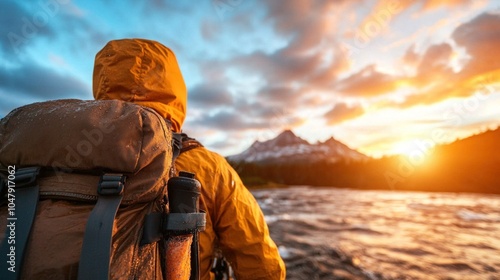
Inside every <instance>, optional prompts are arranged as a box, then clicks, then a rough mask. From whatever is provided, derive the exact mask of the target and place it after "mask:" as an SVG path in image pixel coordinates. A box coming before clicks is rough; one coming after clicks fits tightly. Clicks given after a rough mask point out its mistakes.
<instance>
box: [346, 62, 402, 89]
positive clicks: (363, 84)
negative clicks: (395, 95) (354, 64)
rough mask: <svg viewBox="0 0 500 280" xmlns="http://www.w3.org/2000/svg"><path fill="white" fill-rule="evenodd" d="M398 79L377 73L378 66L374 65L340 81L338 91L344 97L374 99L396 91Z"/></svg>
mask: <svg viewBox="0 0 500 280" xmlns="http://www.w3.org/2000/svg"><path fill="white" fill-rule="evenodd" d="M398 79H399V78H398V77H394V76H392V75H388V74H384V73H382V72H379V71H377V70H376V66H375V65H373V64H372V65H368V66H366V67H365V68H363V69H361V70H360V71H359V72H357V73H354V74H352V75H351V76H349V77H347V78H345V79H343V80H340V81H339V82H338V84H337V87H336V89H337V90H338V91H340V92H341V93H342V94H344V95H349V96H357V97H373V96H378V95H383V94H387V93H390V92H391V91H393V90H395V89H396V88H397V81H398Z"/></svg>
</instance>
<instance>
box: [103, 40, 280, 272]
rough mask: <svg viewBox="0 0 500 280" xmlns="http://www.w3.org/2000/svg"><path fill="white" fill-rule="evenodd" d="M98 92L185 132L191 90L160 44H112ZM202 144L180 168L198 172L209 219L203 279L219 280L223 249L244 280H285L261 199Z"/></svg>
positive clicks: (185, 155)
mask: <svg viewBox="0 0 500 280" xmlns="http://www.w3.org/2000/svg"><path fill="white" fill-rule="evenodd" d="M93 93H94V98H95V99H97V100H106V99H119V100H124V101H129V102H133V103H136V104H139V105H143V106H146V107H150V108H152V109H154V110H155V111H156V112H158V113H159V114H160V115H161V116H162V117H164V118H165V119H167V120H168V121H170V122H171V123H172V127H173V130H174V131H175V132H181V128H182V124H183V122H184V118H185V114H186V103H187V90H186V86H185V84H184V80H183V77H182V74H181V71H180V69H179V66H178V64H177V60H176V58H175V55H174V53H173V52H172V51H171V50H170V49H168V48H167V47H165V46H163V45H162V44H160V43H158V42H155V41H151V40H144V39H123V40H114V41H110V42H109V43H108V44H107V45H106V46H105V47H104V48H103V49H102V50H101V51H99V52H98V53H97V55H96V58H95V67H94V77H93ZM184 138H185V139H189V138H188V137H187V136H185V137H184ZM186 143H187V145H186ZM196 143H197V142H196V141H193V140H188V141H186V142H185V145H184V150H185V151H184V152H182V153H181V154H180V156H179V157H178V158H177V160H176V162H175V166H176V169H177V171H188V172H192V173H195V174H196V178H197V179H198V180H199V181H200V182H201V185H202V188H201V189H202V192H201V199H200V208H201V209H202V210H205V211H206V213H207V215H206V229H205V231H203V232H201V233H200V253H199V254H200V275H201V279H214V274H213V272H211V271H210V270H211V267H212V262H213V258H214V254H215V250H216V248H218V247H219V248H220V249H221V250H222V252H223V254H224V256H225V258H226V259H227V260H228V262H229V263H230V265H231V266H232V268H233V270H234V274H235V276H236V279H238V280H242V279H285V265H284V262H283V260H282V259H281V257H280V255H279V252H278V249H277V246H276V244H275V243H274V241H273V240H272V239H271V237H270V235H269V230H268V227H267V224H266V222H265V220H264V215H263V213H262V210H261V209H260V207H259V205H258V204H257V202H256V200H255V199H254V197H253V196H252V194H251V193H250V192H249V191H248V190H247V189H246V188H245V186H244V185H243V183H242V181H241V180H240V178H239V176H238V174H237V173H236V172H235V171H234V169H233V168H231V166H230V165H229V164H228V163H227V161H226V160H225V159H224V157H222V156H220V155H218V154H216V153H214V152H212V151H210V150H208V149H206V148H205V147H203V146H202V145H198V144H196Z"/></svg>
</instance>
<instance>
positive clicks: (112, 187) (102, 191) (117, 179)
mask: <svg viewBox="0 0 500 280" xmlns="http://www.w3.org/2000/svg"><path fill="white" fill-rule="evenodd" d="M126 179H127V176H125V175H123V174H104V175H102V176H101V180H100V181H99V185H98V187H97V193H98V194H99V195H121V194H123V189H124V187H125V181H126Z"/></svg>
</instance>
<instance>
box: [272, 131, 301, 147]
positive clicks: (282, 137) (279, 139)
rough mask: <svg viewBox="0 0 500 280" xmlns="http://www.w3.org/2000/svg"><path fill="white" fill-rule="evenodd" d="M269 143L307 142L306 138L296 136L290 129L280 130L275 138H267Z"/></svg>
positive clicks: (287, 144) (279, 144)
mask: <svg viewBox="0 0 500 280" xmlns="http://www.w3.org/2000/svg"><path fill="white" fill-rule="evenodd" d="M268 142H270V144H271V145H275V146H289V145H296V144H309V143H307V141H306V140H304V139H302V138H300V137H298V136H297V135H295V133H293V132H292V131H291V130H290V129H286V130H284V131H283V132H281V133H280V134H279V135H278V136H276V138H274V139H271V140H269V141H268Z"/></svg>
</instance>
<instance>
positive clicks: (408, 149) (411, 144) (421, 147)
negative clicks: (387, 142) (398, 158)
mask: <svg viewBox="0 0 500 280" xmlns="http://www.w3.org/2000/svg"><path fill="white" fill-rule="evenodd" d="M433 147H434V143H431V141H424V140H421V139H413V140H405V141H401V142H398V143H396V144H395V145H394V149H393V153H394V154H398V155H402V156H405V157H406V158H407V159H408V160H409V161H411V162H415V163H424V162H427V161H428V160H429V157H430V155H431V154H432V149H433Z"/></svg>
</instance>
